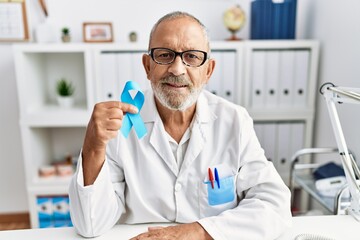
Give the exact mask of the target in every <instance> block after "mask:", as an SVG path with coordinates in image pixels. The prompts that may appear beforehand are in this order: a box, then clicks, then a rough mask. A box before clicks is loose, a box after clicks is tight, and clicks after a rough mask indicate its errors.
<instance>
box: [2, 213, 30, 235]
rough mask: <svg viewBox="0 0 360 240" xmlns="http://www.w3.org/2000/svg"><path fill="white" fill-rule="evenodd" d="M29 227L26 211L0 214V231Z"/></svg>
mask: <svg viewBox="0 0 360 240" xmlns="http://www.w3.org/2000/svg"><path fill="white" fill-rule="evenodd" d="M29 228H30V217H29V214H28V213H15V214H0V231H1V230H15V229H29Z"/></svg>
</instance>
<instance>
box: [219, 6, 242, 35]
mask: <svg viewBox="0 0 360 240" xmlns="http://www.w3.org/2000/svg"><path fill="white" fill-rule="evenodd" d="M223 21H224V25H225V26H226V28H227V29H228V30H229V31H230V32H231V34H232V36H231V37H230V38H229V39H228V40H240V38H238V37H236V33H237V32H238V31H239V30H240V29H241V28H242V27H243V26H244V24H245V13H244V11H243V10H242V9H241V7H240V6H239V5H236V6H233V7H231V8H229V9H227V10H226V11H225V12H224V15H223Z"/></svg>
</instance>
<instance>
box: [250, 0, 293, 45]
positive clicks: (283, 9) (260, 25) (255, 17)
mask: <svg viewBox="0 0 360 240" xmlns="http://www.w3.org/2000/svg"><path fill="white" fill-rule="evenodd" d="M296 2H297V0H277V1H275V0H254V1H252V2H251V39H294V38H295V25H296Z"/></svg>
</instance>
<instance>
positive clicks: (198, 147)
mask: <svg viewBox="0 0 360 240" xmlns="http://www.w3.org/2000/svg"><path fill="white" fill-rule="evenodd" d="M215 119H216V115H215V114H214V113H213V111H212V110H211V109H210V107H209V103H208V101H207V99H206V98H205V96H204V94H203V93H202V94H200V96H199V99H198V102H197V105H196V114H195V116H194V120H193V124H192V126H191V136H190V142H189V145H188V148H187V150H186V154H185V158H184V162H183V165H182V166H181V169H180V174H181V173H182V172H184V171H185V170H186V169H187V168H188V167H189V166H190V165H191V163H192V162H193V161H194V160H195V159H196V158H197V156H198V155H199V154H200V153H201V151H202V150H203V148H204V146H205V144H206V140H207V139H208V138H209V134H210V133H211V132H210V131H211V129H210V125H211V123H212V122H213V121H214V120H215Z"/></svg>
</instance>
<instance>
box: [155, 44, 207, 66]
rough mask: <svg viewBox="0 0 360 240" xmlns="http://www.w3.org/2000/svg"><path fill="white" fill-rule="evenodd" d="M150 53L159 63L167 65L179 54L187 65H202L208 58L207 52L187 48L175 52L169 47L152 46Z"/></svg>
mask: <svg viewBox="0 0 360 240" xmlns="http://www.w3.org/2000/svg"><path fill="white" fill-rule="evenodd" d="M149 55H150V57H151V58H152V60H154V62H156V63H157V64H162V65H167V64H171V63H173V62H174V61H175V58H176V57H177V56H180V57H181V60H182V62H183V63H184V64H185V65H186V66H190V67H200V66H201V65H203V64H204V63H205V62H206V60H207V59H208V54H207V52H204V51H200V50H187V51H184V52H175V51H173V50H171V49H168V48H152V49H150V51H149Z"/></svg>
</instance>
